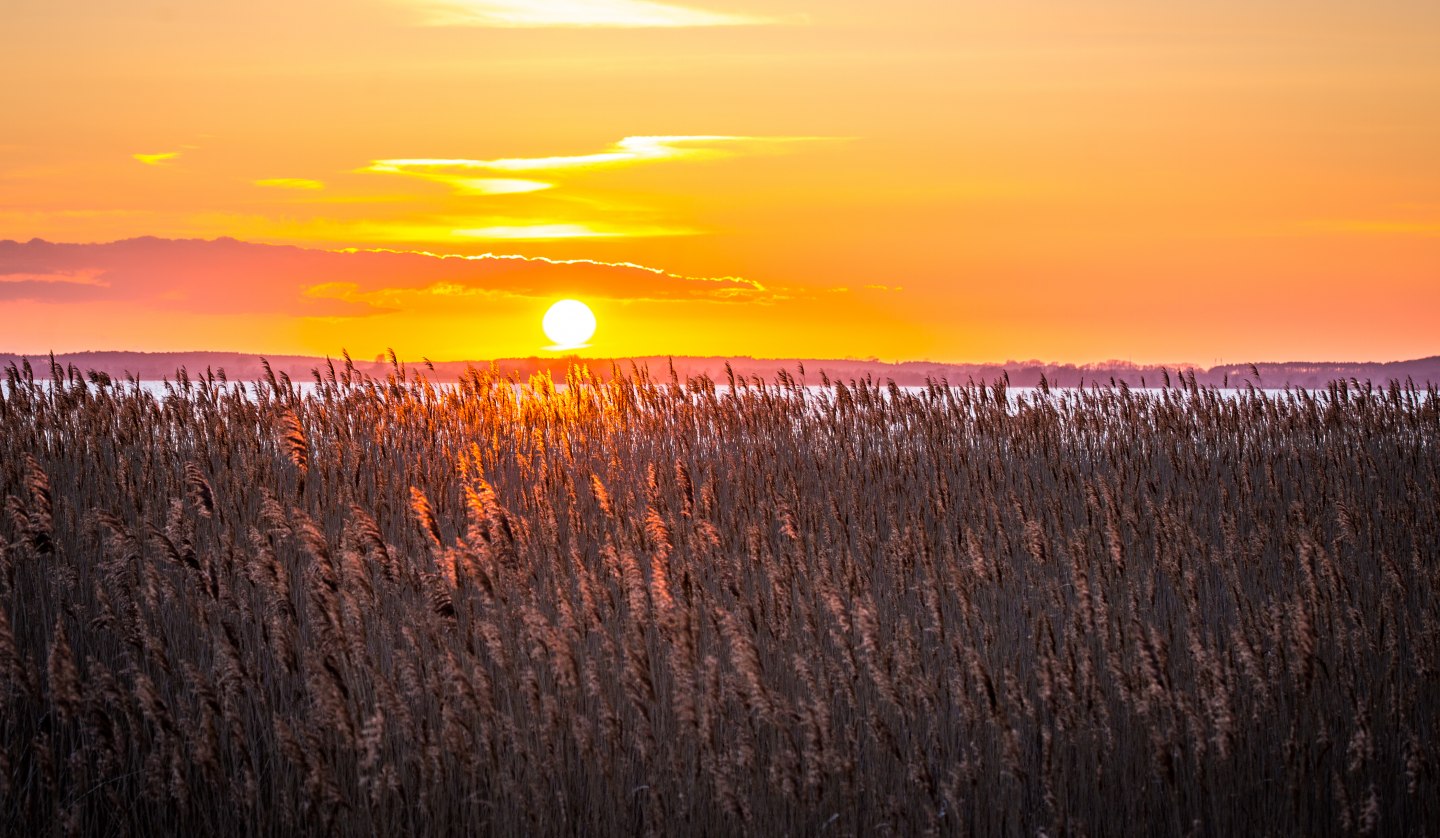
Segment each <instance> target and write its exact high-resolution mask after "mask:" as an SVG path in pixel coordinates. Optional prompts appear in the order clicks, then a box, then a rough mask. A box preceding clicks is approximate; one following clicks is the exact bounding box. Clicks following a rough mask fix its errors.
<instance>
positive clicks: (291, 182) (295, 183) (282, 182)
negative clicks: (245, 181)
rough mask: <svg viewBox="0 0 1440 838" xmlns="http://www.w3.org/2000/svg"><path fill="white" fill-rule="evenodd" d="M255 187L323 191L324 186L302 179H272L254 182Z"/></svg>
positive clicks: (315, 181)
mask: <svg viewBox="0 0 1440 838" xmlns="http://www.w3.org/2000/svg"><path fill="white" fill-rule="evenodd" d="M254 184H255V185H256V186H268V187H272V188H275V189H324V188H325V184H324V183H321V182H320V181H318V180H311V179H309V178H303V177H272V178H265V179H264V180H257V181H254Z"/></svg>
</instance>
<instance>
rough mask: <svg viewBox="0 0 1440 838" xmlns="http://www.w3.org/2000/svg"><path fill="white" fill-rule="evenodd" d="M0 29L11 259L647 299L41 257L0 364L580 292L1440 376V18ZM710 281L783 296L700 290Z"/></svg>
mask: <svg viewBox="0 0 1440 838" xmlns="http://www.w3.org/2000/svg"><path fill="white" fill-rule="evenodd" d="M3 15H4V25H3V26H0V78H3V79H4V82H3V83H0V113H3V114H4V119H3V123H0V125H3V128H0V239H12V240H17V241H25V240H28V239H30V238H32V237H39V238H43V239H46V240H50V241H55V242H110V241H115V240H119V239H125V238H130V237H137V236H157V237H161V238H203V239H214V238H217V237H233V238H236V239H240V240H242V241H246V242H255V243H265V244H286V245H299V246H301V247H304V248H313V249H324V250H339V249H346V248H354V249H359V250H370V249H389V250H400V251H421V252H426V253H431V254H452V255H469V256H478V255H482V254H487V253H490V254H497V255H519V256H526V257H543V258H545V259H550V260H554V261H555V262H556V263H563V262H566V261H571V260H584V264H593V263H597V262H598V263H627V264H631V265H636V266H641V267H643V268H648V269H653V270H654V271H658V272H659V273H654V272H649V273H646V272H641V271H638V270H637V272H635V273H633V274H627V273H624V272H623V271H621V272H618V273H617V272H611V273H605V272H604V271H597V270H590V269H582V268H580V267H576V266H575V265H564V264H553V263H543V264H544V265H546V267H545V270H546V271H548V272H549V273H548V274H547V276H546V278H545V279H544V281H536V282H530V281H529V280H527V282H530V284H525V285H519V284H516V283H514V282H510V281H509V280H508V279H507V278H506V277H507V276H509V275H508V274H506V273H505V272H504V271H501V270H498V269H497V270H495V271H484V272H472V273H468V274H465V275H464V276H463V277H457V278H451V277H449V276H448V275H444V274H443V272H442V274H436V275H435V276H430V274H429V273H428V272H427V273H426V276H427V277H429V278H428V279H427V280H426V282H427V283H428V284H426V285H423V286H417V285H416V284H415V282H414V281H412V279H413V278H412V277H410V276H408V275H396V276H393V277H377V276H367V278H366V279H365V281H363V282H355V283H350V284H351V285H353V286H354V287H353V288H352V287H349V286H347V285H346V283H344V282H343V281H341V279H340V278H339V277H337V276H332V275H330V274H327V275H326V278H325V281H324V282H323V283H321V282H318V281H316V280H315V279H314V278H313V277H311V276H307V275H306V274H305V272H304V270H303V269H301V268H300V267H296V268H295V272H294V274H293V276H292V275H291V274H290V273H287V272H286V271H287V269H286V268H284V267H275V268H273V270H274V271H276V272H278V273H276V274H274V275H273V276H271V277H270V279H272V280H274V281H271V282H269V284H266V285H265V286H264V287H265V288H266V291H265V293H266V294H267V296H268V297H269V298H270V303H269V304H267V305H265V306H259V307H257V306H254V305H250V304H240V303H236V304H229V305H227V297H226V296H225V294H229V295H231V297H230V298H229V299H234V300H236V301H238V300H241V299H242V298H243V297H245V296H246V295H247V294H253V293H255V288H254V287H252V284H251V283H249V282H247V281H246V279H245V278H244V276H243V274H242V273H237V272H229V273H226V272H223V271H222V272H220V273H215V272H212V271H211V270H210V269H209V268H204V267H199V268H196V272H195V273H194V274H193V275H191V274H184V275H181V274H176V273H174V272H171V273H169V274H167V276H175V277H179V278H178V279H175V280H174V281H175V282H176V283H178V284H177V285H176V287H173V288H158V287H156V286H153V284H152V285H145V286H144V289H143V292H142V290H141V289H140V287H139V286H137V285H127V284H125V283H126V282H131V280H128V279H127V280H124V281H122V280H121V279H120V278H119V277H121V276H122V274H121V273H119V272H113V271H111V266H110V265H108V264H104V265H102V264H100V263H99V262H96V263H95V264H93V265H85V264H80V263H78V262H73V259H72V262H67V263H66V265H67V266H66V267H65V268H64V270H65V271H68V273H63V274H62V273H60V271H61V269H60V268H59V267H56V266H54V265H45V264H35V263H34V259H33V254H32V255H23V254H26V253H31V252H30V251H21V250H16V251H14V253H15V254H19V255H12V257H11V263H10V264H6V263H4V262H3V261H0V306H3V307H4V312H5V313H4V318H3V319H4V321H5V322H4V325H3V327H0V351H12V350H20V351H30V352H37V351H45V350H49V349H55V350H59V351H64V350H74V349H100V348H122V349H206V348H214V349H238V350H245V351H256V352H272V353H278V352H306V353H330V354H335V353H336V352H337V351H338V350H339V348H341V347H345V348H348V349H350V350H351V351H352V352H353V353H354V354H356V355H357V357H361V356H371V355H374V354H376V353H378V352H379V351H382V350H383V348H384V347H386V346H394V347H395V348H396V349H397V350H398V351H400V353H401V354H402V355H407V356H416V357H418V356H420V355H428V356H430V357H433V358H437V359H439V358H459V357H480V358H483V357H496V356H514V355H529V354H534V353H537V352H541V351H543V347H544V346H545V345H546V343H547V341H546V339H545V337H544V335H543V334H541V332H540V328H539V322H540V315H541V313H542V312H543V311H544V309H545V307H546V306H547V305H548V304H549V303H550V302H552V301H553V300H554V299H556V298H557V296H556V295H557V294H561V293H563V294H564V295H565V296H576V297H580V298H581V299H586V300H587V302H590V303H591V305H592V307H593V308H594V309H595V311H596V314H597V316H598V318H599V322H600V329H599V331H598V332H597V334H596V336H595V338H594V340H593V342H592V344H593V345H592V347H591V349H590V351H591V352H593V353H594V354H598V355H618V354H664V353H673V354H747V355H757V356H776V355H784V356H811V357H813V356H853V357H869V356H878V357H881V358H887V359H909V358H930V359H935V360H953V361H966V360H1003V359H1006V358H1042V359H1046V360H1057V361H1081V362H1083V361H1096V360H1102V359H1108V358H1120V359H1130V360H1135V361H1137V362H1138V361H1150V362H1168V361H1177V360H1184V361H1194V362H1199V363H1209V362H1212V361H1215V360H1227V361H1241V360H1266V359H1274V360H1283V359H1294V358H1316V359H1330V358H1337V359H1338V358H1359V359H1392V358H1405V357H1418V356H1424V355H1433V354H1437V353H1440V341H1436V340H1435V339H1434V338H1433V335H1434V334H1437V333H1440V327H1437V321H1440V154H1436V153H1435V149H1437V148H1440V107H1437V103H1440V4H1436V3H1433V2H1429V1H1428V0H1424V1H1423V2H1422V0H1375V1H1374V2H1370V3H1366V4H1338V3H1326V4H1299V3H1294V2H1289V0H1250V2H1240V0H1210V2H1203V3H1202V2H1192V0H1175V2H1165V3H1157V2H1153V0H1144V2H1142V0H1103V2H1084V0H1007V2H1005V3H980V2H968V1H967V0H949V2H940V0H903V1H902V2H899V3H888V4H876V3H865V2H858V0H827V2H825V3H823V4H821V3H817V2H813V0H784V2H762V1H761V0H753V2H743V0H716V1H715V2H704V3H696V4H682V5H675V4H668V3H661V2H647V1H646V0H454V2H444V1H443V0H435V2H428V1H426V2H422V1H421V0H347V2H343V3H342V2H339V0H314V1H313V2H306V3H294V2H285V3H282V2H278V0H255V1H254V2H250V3H246V4H238V3H219V2H214V0H192V2H187V3H138V4H117V3H113V2H108V0H103V1H102V0H52V2H46V3H41V2H36V0H9V2H8V3H6V5H5V7H4V11H3ZM67 258H70V257H67ZM74 258H80V257H78V256H76V257H74ZM96 258H98V257H96ZM302 261H303V260H301V259H299V258H298V257H297V260H296V262H295V264H296V265H297V266H298V265H300V264H301V262H302ZM372 261H375V260H372ZM197 264H199V263H197ZM267 264H269V263H268V262H267ZM326 264H327V265H329V264H331V263H326ZM337 264H340V263H337ZM343 264H349V263H343ZM356 264H358V261H357V262H356ZM366 264H369V263H368V262H367V263H366ZM459 264H460V263H459V262H446V263H443V265H442V267H444V266H456V265H459ZM487 264H488V263H487ZM505 264H515V263H504V262H495V263H494V265H493V266H492V267H494V266H499V267H503V266H504V265H505ZM529 264H542V263H529ZM327 270H330V269H329V268H327ZM335 270H340V271H342V272H343V270H344V268H336V269H335ZM428 270H429V269H428V268H427V269H426V271H428ZM447 270H448V267H447ZM46 271H51V272H52V273H51V274H46ZM86 271H88V273H86ZM107 271H111V272H108V273H107ZM132 274H133V271H132ZM132 274H125V276H130V275H132ZM222 274H223V278H222V279H217V278H216V277H217V276H221V275H222ZM45 276H50V279H44V277H45ZM651 276H653V277H661V278H666V277H669V278H670V279H666V280H665V281H668V282H673V284H675V289H674V290H670V289H667V288H665V287H659V288H656V287H652V286H654V283H653V282H650V281H649V280H648V279H645V277H651ZM55 277H60V278H61V279H63V280H64V281H61V280H60V279H55ZM76 277H81V278H83V279H84V281H78V280H76ZM276 277H279V279H276ZM626 277H630V278H638V279H635V281H636V282H638V283H639V284H638V285H635V286H634V289H635V290H633V292H631V291H627V289H628V288H630V287H631V286H627V285H626V284H625V283H626V282H630V281H631V279H629V278H626ZM723 278H735V279H738V280H743V281H744V282H746V283H750V285H747V286H745V287H747V288H749V287H754V288H758V289H763V290H760V291H754V292H751V291H745V292H744V293H742V294H739V295H738V296H736V295H731V296H725V295H723V294H717V293H711V292H713V291H714V290H715V289H719V288H721V287H722V286H719V285H709V286H703V285H694V284H693V283H694V282H698V281H700V280H704V279H723ZM282 280H283V281H282ZM687 282H688V283H691V284H689V285H687V284H686V283H687ZM190 283H193V284H194V285H195V286H196V288H192V287H189V285H188V284H190ZM207 283H208V284H210V285H214V284H215V283H223V284H224V285H223V288H221V289H219V290H222V291H224V292H225V294H220V293H210V290H214V289H206V291H205V293H198V292H197V290H196V289H197V288H198V287H199V286H201V285H205V284H207ZM337 283H338V284H337ZM62 286H63V287H62ZM642 286H643V289H644V290H640V289H642ZM692 287H700V288H707V289H710V292H707V293H704V294H700V293H692V292H691V291H687V290H685V289H688V288H692ZM317 301H330V302H331V303H333V304H334V305H332V306H330V308H325V309H323V310H321V309H318V308H317V305H318V303H317ZM342 303H343V304H344V305H343V306H342V305H341V304H342ZM345 306H349V307H348V308H346V307H345ZM317 312H319V313H317Z"/></svg>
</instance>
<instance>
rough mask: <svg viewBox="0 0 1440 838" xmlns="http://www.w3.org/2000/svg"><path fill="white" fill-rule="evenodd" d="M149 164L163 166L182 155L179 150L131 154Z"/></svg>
mask: <svg viewBox="0 0 1440 838" xmlns="http://www.w3.org/2000/svg"><path fill="white" fill-rule="evenodd" d="M130 156H131V157H133V158H134V159H136V160H139V161H140V162H141V163H144V164H145V165H147V166H161V165H164V164H165V163H168V162H170V161H171V160H174V159H175V158H177V157H179V156H180V152H178V151H162V152H159V153H156V154H132V155H130Z"/></svg>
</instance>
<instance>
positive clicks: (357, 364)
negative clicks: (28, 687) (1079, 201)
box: [0, 351, 1440, 388]
mask: <svg viewBox="0 0 1440 838" xmlns="http://www.w3.org/2000/svg"><path fill="white" fill-rule="evenodd" d="M53 358H54V363H56V364H58V365H59V366H60V367H61V368H62V369H68V368H70V367H72V366H73V367H75V368H77V369H78V370H80V372H81V373H82V374H88V373H89V372H91V371H92V370H93V371H96V372H101V373H105V374H107V375H109V376H110V377H112V378H116V379H126V378H137V379H139V380H142V381H159V380H162V379H174V378H175V377H176V375H177V373H178V371H179V370H181V369H182V368H183V369H184V370H185V371H186V374H187V375H189V376H190V377H191V378H200V377H203V376H204V375H205V374H206V372H207V371H208V372H209V373H210V374H211V375H212V376H214V377H224V378H226V379H228V380H231V381H255V380H259V379H262V378H264V377H265V367H264V364H265V363H269V365H270V367H271V369H272V370H273V371H274V373H275V374H276V375H279V374H281V373H282V372H283V373H284V374H286V375H288V376H289V377H290V378H291V380H293V381H296V382H304V381H313V380H314V378H315V376H316V375H320V376H326V377H328V376H329V374H330V368H331V365H333V366H334V369H335V370H336V372H337V373H340V372H343V370H344V365H345V361H344V359H343V358H342V359H331V358H322V357H313V356H305V355H265V356H262V355H258V354H251V353H242V352H126V351H97V352H74V353H65V354H59V355H55V356H53ZM27 362H28V363H29V364H30V365H31V368H32V369H33V370H34V374H35V376H36V377H37V378H41V377H50V363H51V356H49V355H39V356H36V355H25V354H19V353H5V352H0V366H4V367H8V366H10V365H11V364H14V365H16V366H17V367H23V366H24V364H25V363H27ZM574 363H583V364H585V365H587V366H589V367H590V368H591V370H592V371H594V372H595V373H596V374H598V375H600V376H602V377H603V376H607V375H609V373H610V371H611V369H612V366H616V365H618V367H619V368H620V369H622V370H627V371H628V370H630V369H631V368H632V365H633V368H636V369H644V370H648V372H649V374H650V375H651V376H652V377H653V378H657V379H665V378H668V377H669V376H670V371H671V370H672V369H673V370H674V372H675V375H677V376H679V377H680V378H682V379H684V378H687V377H692V376H699V375H708V376H710V377H711V378H713V379H715V380H716V381H720V382H726V381H727V380H728V379H729V376H730V375H731V374H732V373H733V375H734V376H735V377H737V378H743V379H747V380H753V379H755V378H757V377H758V378H759V379H761V380H764V381H773V380H775V378H776V375H777V373H779V372H780V371H785V372H787V373H788V374H790V375H792V376H795V377H797V378H800V379H803V380H804V381H806V382H808V383H812V384H818V383H820V381H821V378H822V375H823V376H825V377H828V378H830V379H832V380H833V379H838V380H842V381H846V380H851V379H863V378H865V377H867V376H868V377H870V378H872V379H874V380H877V381H894V382H895V383H896V384H897V385H900V386H902V387H910V386H920V385H924V384H925V383H927V381H946V382H948V383H950V384H964V383H967V382H971V381H974V382H993V381H996V380H998V379H1000V378H1002V377H1005V376H1008V378H1009V381H1010V384H1011V385H1012V386H1017V387H1033V386H1036V385H1038V384H1039V383H1040V381H1041V380H1042V377H1043V379H1044V380H1045V381H1046V382H1047V383H1048V384H1050V385H1052V386H1057V387H1074V386H1079V385H1082V384H1097V383H1098V384H1108V383H1111V382H1112V381H1113V382H1115V383H1117V384H1118V383H1120V382H1124V383H1125V384H1127V385H1128V386H1131V387H1142V386H1151V387H1156V386H1161V385H1163V384H1164V383H1165V382H1166V380H1167V379H1168V380H1170V381H1174V380H1175V378H1176V377H1177V376H1178V375H1181V374H1184V375H1185V376H1187V378H1188V377H1189V376H1191V375H1193V377H1194V380H1195V383H1197V384H1199V385H1201V386H1211V385H1213V386H1220V387H1225V386H1230V387H1243V386H1245V383H1246V381H1249V382H1250V383H1252V384H1254V385H1255V386H1257V387H1266V388H1274V387H1285V386H1292V387H1305V388H1315V387H1323V386H1325V385H1326V384H1327V383H1329V382H1331V381H1335V380H1341V379H1343V380H1347V381H1348V380H1351V379H1355V380H1359V381H1367V380H1368V381H1372V382H1377V383H1383V382H1387V381H1391V380H1396V381H1402V382H1403V381H1406V380H1411V381H1414V382H1416V383H1418V384H1426V383H1440V356H1432V357H1428V358H1417V359H1414V360H1408V361H1391V362H1368V361H1285V362H1266V363H1255V364H1253V365H1252V364H1221V365H1218V366H1214V367H1209V368H1206V367H1201V366H1192V365H1173V366H1168V367H1167V366H1160V365H1138V364H1130V363H1128V362H1122V361H1112V362H1108V363H1099V364H1084V365H1076V364H1054V363H1045V362H1041V361H1034V360H1032V361H1006V362H1004V363H988V364H946V363H939V362H933V361H904V362H894V363H889V362H884V361H874V360H856V359H817V358H752V357H748V356H733V357H693V356H674V357H669V356H663V355H654V356H643V357H633V358H630V357H627V358H614V359H608V358H580V357H576V356H564V355H555V356H548V357H529V358H500V359H494V360H472V361H441V362H434V363H431V362H429V361H424V360H422V361H420V362H414V361H400V362H398V365H399V366H400V367H402V368H404V369H406V370H407V372H408V373H409V374H421V375H425V376H426V377H428V378H430V379H431V380H434V381H456V380H458V379H459V378H460V377H461V376H463V375H464V374H465V371H466V370H467V369H468V368H470V367H477V368H487V369H488V368H490V367H492V366H493V367H495V368H496V369H498V370H500V371H501V372H502V373H503V374H505V375H507V376H513V377H517V378H519V379H521V380H524V379H526V378H528V377H529V376H531V375H535V374H537V373H542V372H548V373H549V374H550V375H551V377H552V378H554V379H556V380H563V379H564V377H565V373H566V371H567V370H568V369H569V367H570V366H571V365H572V364H574ZM351 364H352V366H353V369H354V370H355V371H356V372H357V373H362V374H365V375H370V376H374V377H377V378H383V377H385V376H386V375H388V374H390V373H391V372H393V371H394V370H395V368H396V364H394V363H392V362H391V361H388V360H384V359H376V360H372V361H358V360H357V361H351ZM1257 373H1258V377H1257Z"/></svg>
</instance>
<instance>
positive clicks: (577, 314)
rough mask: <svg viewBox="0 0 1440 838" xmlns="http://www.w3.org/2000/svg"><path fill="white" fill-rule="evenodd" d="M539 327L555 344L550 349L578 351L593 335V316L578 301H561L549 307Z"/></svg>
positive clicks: (588, 308)
mask: <svg viewBox="0 0 1440 838" xmlns="http://www.w3.org/2000/svg"><path fill="white" fill-rule="evenodd" d="M540 325H541V327H542V328H543V329H544V330H545V336H546V337H548V338H550V340H552V341H554V342H555V345H554V346H551V347H549V348H550V349H579V348H580V347H582V346H585V345H586V344H585V342H586V341H588V340H590V337H591V336H592V335H594V334H595V314H594V312H592V311H590V307H589V306H587V305H585V304H584V303H582V302H580V301H579V300H561V301H559V302H558V303H556V304H555V305H552V306H550V309H549V310H548V311H546V312H545V319H544V320H543V321H541V324H540Z"/></svg>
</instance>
